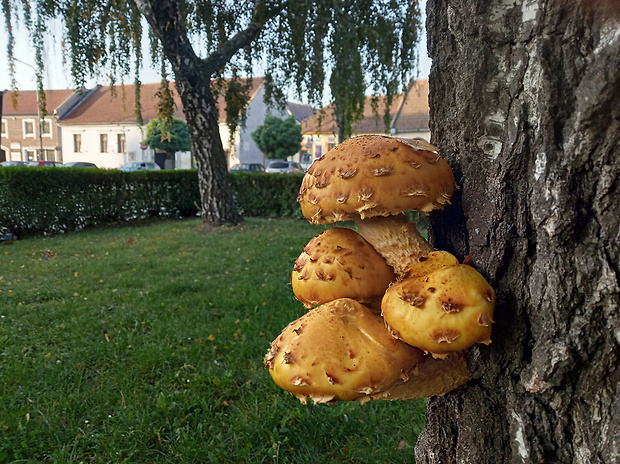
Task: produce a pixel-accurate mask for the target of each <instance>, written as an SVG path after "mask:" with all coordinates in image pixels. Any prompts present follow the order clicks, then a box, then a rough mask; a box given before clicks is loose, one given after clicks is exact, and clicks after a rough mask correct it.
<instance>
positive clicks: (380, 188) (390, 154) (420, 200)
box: [298, 135, 455, 224]
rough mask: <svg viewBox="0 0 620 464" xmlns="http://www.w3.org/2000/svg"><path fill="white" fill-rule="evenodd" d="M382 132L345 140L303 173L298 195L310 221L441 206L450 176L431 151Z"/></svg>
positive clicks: (450, 185) (450, 188) (449, 192)
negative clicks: (383, 134)
mask: <svg viewBox="0 0 620 464" xmlns="http://www.w3.org/2000/svg"><path fill="white" fill-rule="evenodd" d="M425 147H426V149H420V148H416V146H415V143H407V142H406V141H404V140H403V139H397V138H394V137H387V136H382V135H362V136H358V137H353V138H351V139H348V140H345V141H344V142H342V143H341V144H339V145H337V146H336V147H334V148H332V149H331V150H330V151H328V152H327V153H326V154H325V155H324V156H322V157H321V158H319V159H318V160H316V161H315V162H314V163H313V164H312V166H310V168H309V169H308V171H307V172H306V175H305V176H304V179H303V181H302V185H301V189H300V191H299V197H298V200H299V202H300V204H301V210H302V212H303V214H304V217H305V218H306V219H308V220H309V221H310V222H312V223H313V224H324V223H333V222H337V221H342V220H346V219H347V218H348V217H349V216H350V215H352V214H359V215H360V216H361V217H362V218H366V217H374V216H389V215H392V214H398V213H401V212H404V211H407V210H410V209H416V210H419V211H424V212H428V211H431V210H434V209H439V208H443V206H444V205H445V204H447V203H449V200H450V198H451V197H452V194H453V192H454V186H455V182H454V176H453V174H452V170H451V169H450V166H448V163H447V162H446V161H445V160H444V159H443V158H441V157H440V156H439V155H438V154H437V153H436V152H434V151H430V150H429V149H428V147H430V145H428V146H426V145H425Z"/></svg>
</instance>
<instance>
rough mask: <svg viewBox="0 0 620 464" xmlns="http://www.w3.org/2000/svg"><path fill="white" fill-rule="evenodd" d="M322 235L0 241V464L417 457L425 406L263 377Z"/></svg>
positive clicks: (179, 227)
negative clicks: (335, 396) (296, 273)
mask: <svg viewBox="0 0 620 464" xmlns="http://www.w3.org/2000/svg"><path fill="white" fill-rule="evenodd" d="M322 230H323V229H322V228H321V227H318V226H311V225H309V224H308V223H307V222H305V221H300V220H262V219H247V220H246V221H245V223H244V224H242V225H241V226H238V227H234V228H218V229H213V230H207V231H206V230H204V229H203V228H202V227H201V226H200V223H199V222H198V221H197V220H186V221H167V222H157V223H154V224H149V225H145V226H132V227H123V228H108V229H97V230H88V231H85V232H79V233H73V234H68V235H63V236H57V237H53V238H45V237H40V238H32V239H26V240H20V241H17V242H15V243H12V244H6V243H5V244H0V462H3V463H4V462H7V463H9V462H20V463H21V462H58V463H78V462H86V463H89V462H96V463H121V462H128V463H192V462H195V463H201V462H213V463H228V462H231V463H233V462H235V463H245V462H248V463H261V462H270V463H271V462H278V463H285V462H290V463H317V462H321V463H329V462H333V463H340V462H359V463H374V462H386V463H398V462H413V461H414V452H413V445H414V443H415V441H416V438H417V435H418V434H419V433H420V431H421V428H422V425H423V422H424V402H423V401H408V402H387V401H377V402H372V403H369V404H366V405H364V406H360V405H359V404H357V403H338V404H335V405H329V406H326V405H309V406H303V405H301V404H300V403H299V401H298V400H297V399H296V398H295V397H293V396H292V395H290V394H288V393H287V392H285V391H283V390H280V389H279V388H278V387H276V385H275V384H274V383H273V382H272V381H271V378H270V377H269V374H268V372H267V371H266V370H265V368H264V367H263V356H264V354H265V353H266V351H267V349H268V348H269V345H270V343H271V341H272V340H273V339H274V338H275V337H276V336H277V335H278V334H279V333H280V330H281V329H282V328H283V327H284V326H286V325H287V324H288V323H289V322H291V321H292V320H294V319H296V318H297V317H299V316H300V315H302V314H303V313H304V312H305V310H304V308H303V306H302V305H301V304H300V303H299V302H296V301H294V299H293V294H292V290H291V287H290V273H291V268H292V265H293V262H294V261H295V259H296V258H297V256H298V255H299V253H300V252H301V249H302V247H303V246H304V245H305V244H306V243H307V242H308V241H309V240H310V239H311V238H312V237H313V236H314V235H316V234H318V233H319V232H321V231H322Z"/></svg>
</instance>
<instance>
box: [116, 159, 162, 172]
mask: <svg viewBox="0 0 620 464" xmlns="http://www.w3.org/2000/svg"><path fill="white" fill-rule="evenodd" d="M160 169H161V168H160V167H159V165H158V164H157V163H153V162H152V161H132V162H131V163H127V164H123V165H122V166H121V171H124V172H136V171H159V170H160Z"/></svg>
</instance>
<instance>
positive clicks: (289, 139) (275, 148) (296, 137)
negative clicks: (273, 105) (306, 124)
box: [252, 115, 303, 159]
mask: <svg viewBox="0 0 620 464" xmlns="http://www.w3.org/2000/svg"><path fill="white" fill-rule="evenodd" d="M252 139H253V140H254V143H256V146H257V147H258V149H259V150H260V151H262V152H263V153H264V154H265V156H267V158H275V159H286V158H288V157H289V156H292V155H294V154H295V153H297V152H298V151H299V149H300V146H301V141H302V140H303V136H302V135H301V126H300V125H299V124H298V123H297V120H296V119H295V117H294V116H289V117H288V118H286V119H280V118H278V117H276V116H271V115H267V117H266V118H265V121H264V122H263V124H262V125H260V126H258V127H257V128H256V130H255V131H254V132H252Z"/></svg>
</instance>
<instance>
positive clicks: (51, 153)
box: [41, 148, 56, 161]
mask: <svg viewBox="0 0 620 464" xmlns="http://www.w3.org/2000/svg"><path fill="white" fill-rule="evenodd" d="M41 159H43V160H45V161H56V150H54V149H53V148H52V149H49V148H45V149H43V157H42V158H41Z"/></svg>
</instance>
